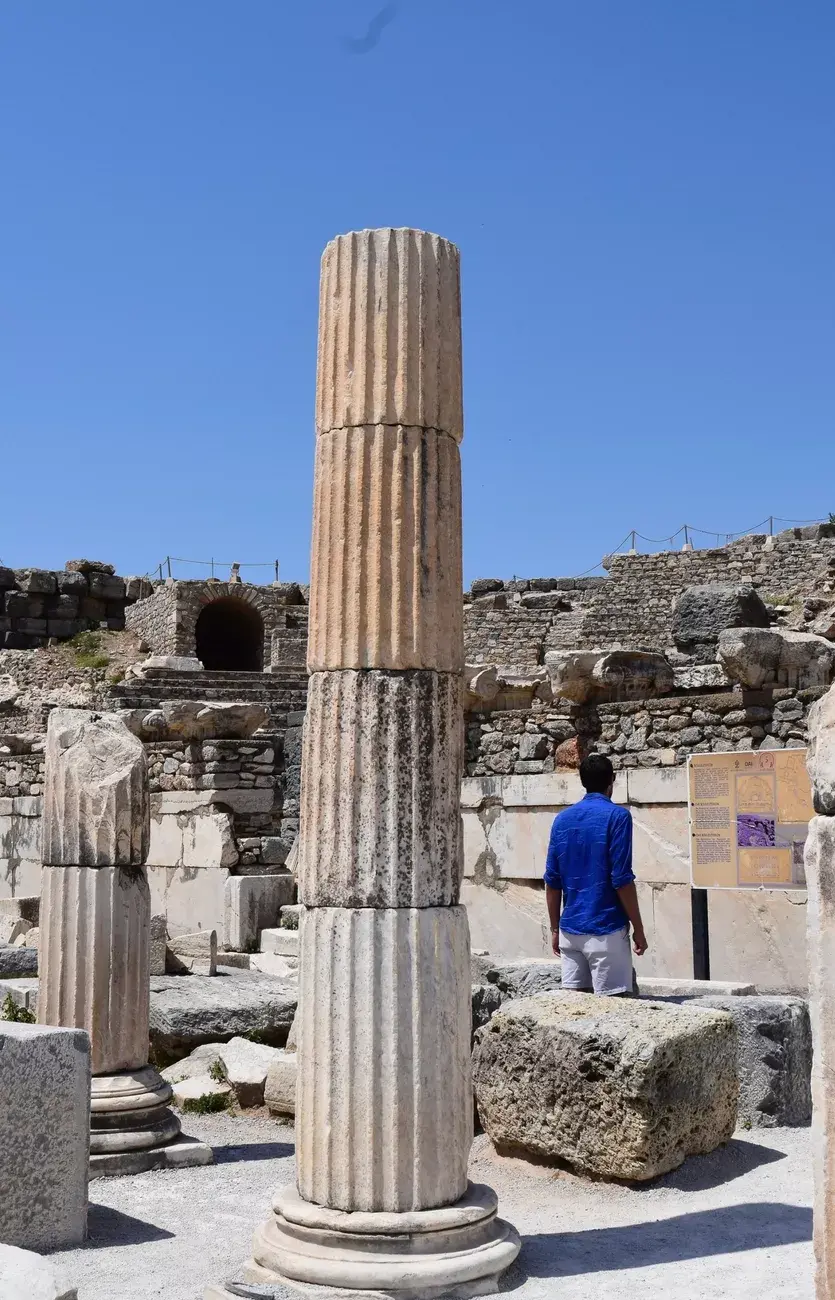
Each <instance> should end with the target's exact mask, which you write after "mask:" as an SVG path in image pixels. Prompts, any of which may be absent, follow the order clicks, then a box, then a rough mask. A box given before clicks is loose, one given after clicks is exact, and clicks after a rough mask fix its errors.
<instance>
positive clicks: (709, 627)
mask: <svg viewBox="0 0 835 1300" xmlns="http://www.w3.org/2000/svg"><path fill="white" fill-rule="evenodd" d="M769 622H770V620H769V616H768V610H767V609H766V607H765V605H764V604H763V601H762V599H761V598H760V596H759V595H758V593H757V591H756V590H755V588H754V587H752V586H751V585H750V584H749V583H739V584H737V585H734V584H732V583H719V582H714V583H705V584H704V585H703V586H696V587H686V588H685V589H684V591H683V592H682V593H681V595H680V596H679V597H678V598H677V599H676V602H675V604H674V606H673V627H672V633H673V640H674V641H675V643H676V645H677V646H680V647H681V648H682V649H686V650H689V649H692V648H693V647H695V646H697V645H703V644H705V643H706V642H712V641H716V640H717V639H718V637H719V633H720V632H723V631H724V630H725V629H726V628H729V627H768V625H769Z"/></svg>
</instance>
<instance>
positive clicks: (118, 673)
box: [107, 668, 125, 686]
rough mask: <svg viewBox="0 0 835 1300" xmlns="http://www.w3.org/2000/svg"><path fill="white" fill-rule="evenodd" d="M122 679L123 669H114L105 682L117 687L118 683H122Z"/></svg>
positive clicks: (123, 675)
mask: <svg viewBox="0 0 835 1300" xmlns="http://www.w3.org/2000/svg"><path fill="white" fill-rule="evenodd" d="M124 679H125V670H124V668H114V669H113V671H112V672H111V673H108V674H107V680H108V681H109V682H110V685H111V686H117V685H118V684H119V682H122V681H124Z"/></svg>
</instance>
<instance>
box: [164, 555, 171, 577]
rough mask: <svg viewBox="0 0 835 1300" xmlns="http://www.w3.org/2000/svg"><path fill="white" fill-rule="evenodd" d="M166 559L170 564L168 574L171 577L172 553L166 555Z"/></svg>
mask: <svg viewBox="0 0 835 1300" xmlns="http://www.w3.org/2000/svg"><path fill="white" fill-rule="evenodd" d="M165 560H166V563H167V565H168V576H169V578H170V577H171V556H170V555H166V557H165Z"/></svg>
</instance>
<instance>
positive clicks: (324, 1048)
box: [296, 907, 473, 1212]
mask: <svg viewBox="0 0 835 1300" xmlns="http://www.w3.org/2000/svg"><path fill="white" fill-rule="evenodd" d="M300 958H301V963H300V964H301V981H302V985H301V998H302V1005H303V1008H304V1011H303V1015H302V1017H301V1029H300V1032H299V1046H298V1052H299V1069H298V1089H299V1096H298V1104H297V1115H298V1120H297V1124H296V1160H297V1166H298V1185H299V1191H300V1192H301V1194H302V1196H303V1197H305V1199H306V1200H309V1201H316V1202H318V1203H319V1204H320V1205H328V1206H331V1207H335V1208H338V1209H343V1210H386V1211H390V1212H402V1211H406V1210H422V1209H426V1208H431V1207H433V1206H436V1205H445V1204H448V1203H449V1202H451V1201H455V1200H457V1199H458V1197H459V1196H461V1195H463V1193H464V1190H465V1188H466V1185H467V1158H468V1156H469V1151H470V1144H471V1142H472V1136H473V1112H472V1082H471V1079H470V1018H471V1013H470V1007H469V1004H470V979H471V977H470V946H469V931H468V927H467V917H466V912H465V911H464V908H462V907H437V908H436V907H432V908H394V909H373V908H363V909H351V908H314V909H313V910H310V911H305V912H304V913H303V914H302V924H301V935H300Z"/></svg>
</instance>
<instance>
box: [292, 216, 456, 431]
mask: <svg viewBox="0 0 835 1300" xmlns="http://www.w3.org/2000/svg"><path fill="white" fill-rule="evenodd" d="M319 283H320V293H319V364H318V372H317V377H316V427H317V430H318V431H319V433H325V432H327V431H328V430H330V429H343V428H346V427H348V426H351V425H360V424H414V425H420V426H421V427H422V428H424V429H443V430H444V432H446V433H449V434H451V435H452V437H454V438H457V439H458V441H459V442H460V440H461V437H462V435H463V431H464V413H463V407H462V399H461V292H460V287H459V257H458V249H457V248H456V247H455V245H454V244H451V243H450V242H449V240H447V239H442V238H441V237H440V236H439V235H432V234H429V233H428V232H427V231H425V230H404V229H400V230H394V229H383V230H358V231H353V232H351V233H350V234H347V235H339V236H337V238H336V239H333V240H331V242H330V243H329V244H328V246H327V248H326V249H325V251H324V253H323V255H322V274H321V279H320V282H319Z"/></svg>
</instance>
